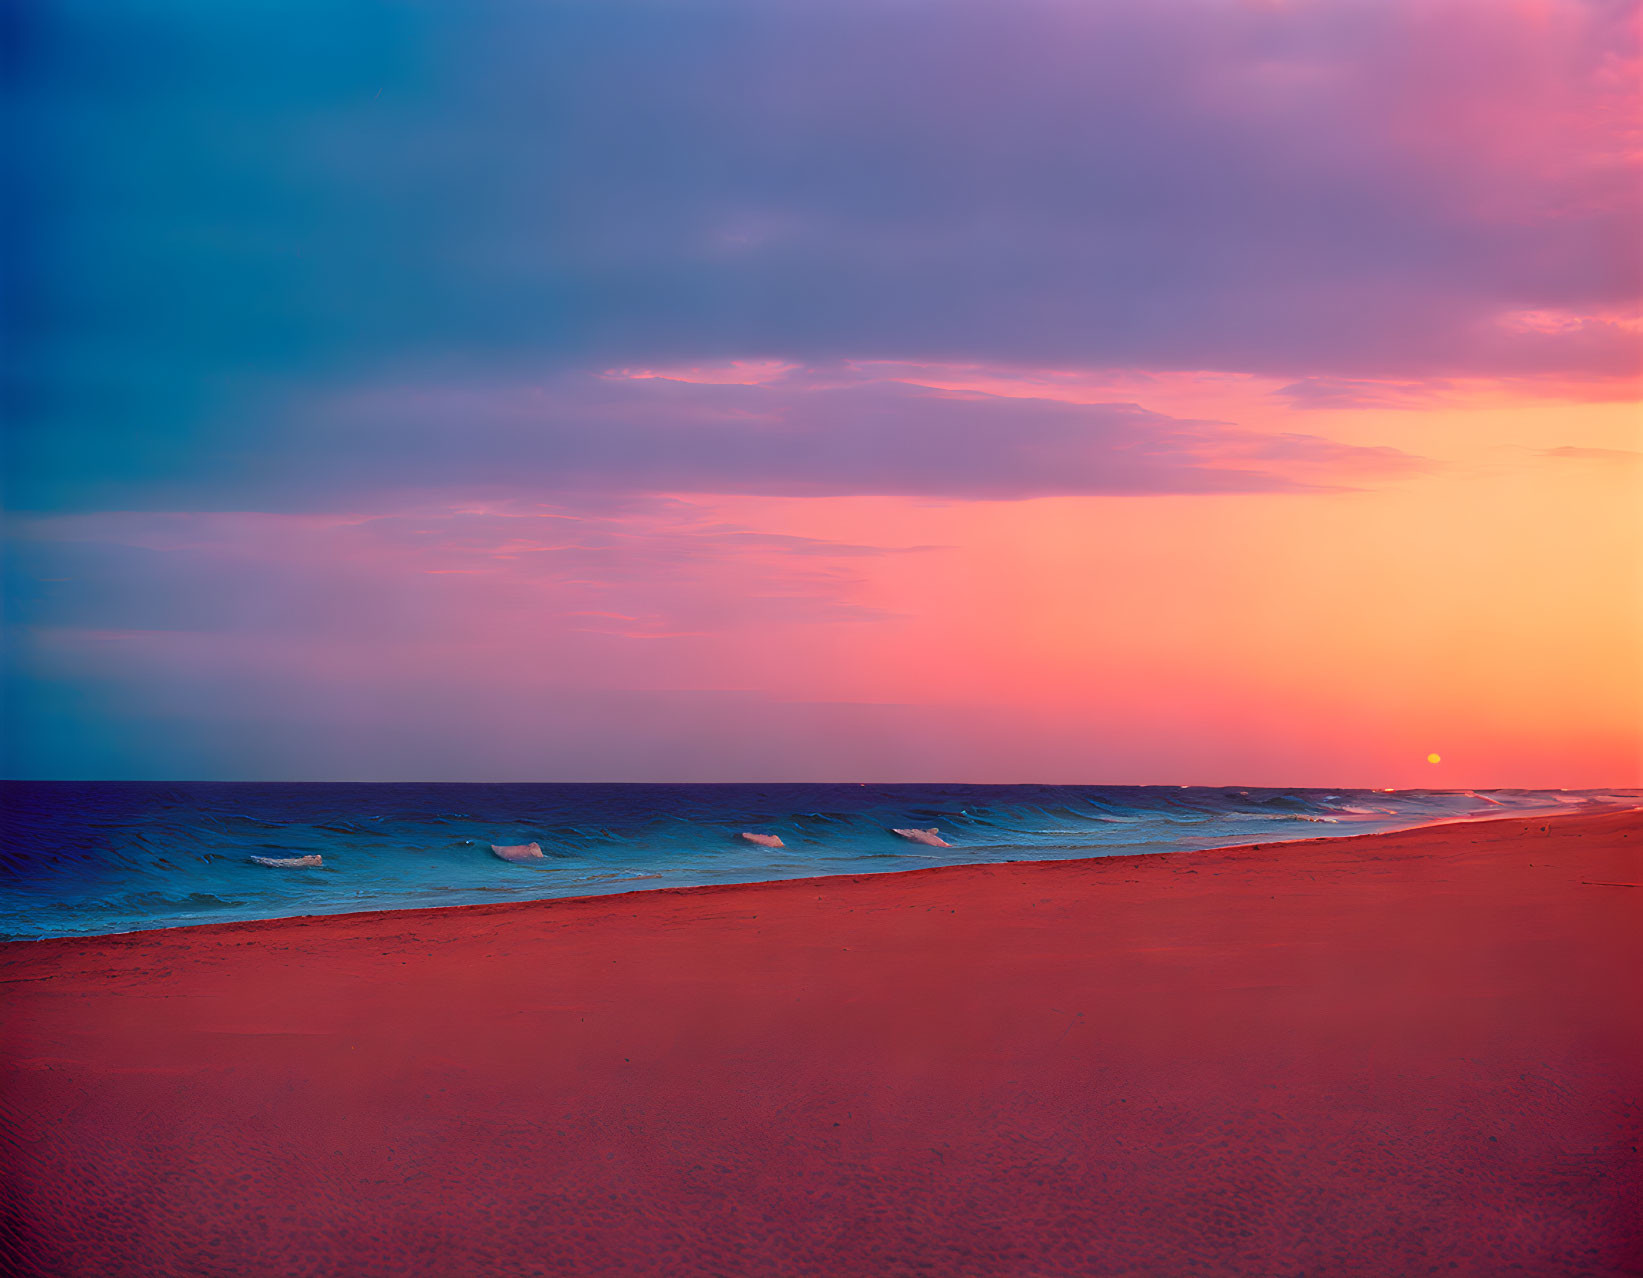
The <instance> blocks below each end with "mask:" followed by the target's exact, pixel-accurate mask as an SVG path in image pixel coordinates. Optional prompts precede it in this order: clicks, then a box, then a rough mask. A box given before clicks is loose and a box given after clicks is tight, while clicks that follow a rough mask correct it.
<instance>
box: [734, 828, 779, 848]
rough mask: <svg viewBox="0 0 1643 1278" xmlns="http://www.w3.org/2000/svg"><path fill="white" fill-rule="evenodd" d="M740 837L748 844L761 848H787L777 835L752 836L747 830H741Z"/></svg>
mask: <svg viewBox="0 0 1643 1278" xmlns="http://www.w3.org/2000/svg"><path fill="white" fill-rule="evenodd" d="M741 837H742V838H743V839H745V840H747V842H749V843H757V844H758V845H759V846H760V847H761V848H785V847H786V846H787V844H785V843H783V842H782V836H781V835H779V834H752V833H750V832H748V831H747V830H743V831H742V833H741Z"/></svg>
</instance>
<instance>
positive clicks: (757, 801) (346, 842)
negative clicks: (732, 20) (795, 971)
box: [0, 781, 1643, 940]
mask: <svg viewBox="0 0 1643 1278" xmlns="http://www.w3.org/2000/svg"><path fill="white" fill-rule="evenodd" d="M1640 799H1643V792H1640V791H1636V790H1627V791H1582V792H1566V791H1530V790H1495V791H1437V790H1402V791H1397V792H1395V793H1388V792H1383V791H1375V790H1263V789H1227V788H1207V787H1193V786H1187V787H1176V786H1075V785H1054V786H1052V785H858V784H828V785H814V784H802V785H801V784H781V785H753V784H749V785H649V784H608V785H591V784H537V785H518V784H515V785H465V784H423V783H404V784H349V783H335V784H331V783H324V784H322V783H301V784H297V783H292V784H265V783H203V782H202V783H188V784H176V783H163V782H154V783H150V782H66V781H64V782H37V781H11V782H4V783H0V827H3V835H0V939H4V940H20V939H29V938H38V937H54V936H87V935H97V934H106V933H116V932H130V931H137V930H142V929H147V928H160V927H180V926H186V925H190V924H200V923H222V922H231V921H237V920H243V919H269V918H283V917H289V916H296V915H305V914H342V913H349V912H352V911H357V910H396V909H411V908H421V907H425V906H437V905H467V904H474V903H479V902H497V901H530V900H541V899H545V898H550V897H566V896H589V895H595V894H602V893H611V892H630V891H635V890H639V889H644V888H662V887H689V886H695V885H698V884H709V883H746V882H758V881H760V880H768V879H792V878H804V877H809V876H812V875H829V874H873V873H882V872H885V871H893V870H911V869H918V868H923V867H928V866H936V865H965V864H973V863H979V862H988V861H1022V860H1034V861H1037V860H1059V859H1065V858H1074V857H1092V856H1119V855H1126V854H1132V853H1142V852H1176V851H1183V850H1188V849H1192V848H1209V847H1217V846H1224V845H1227V844H1234V843H1272V842H1278V841H1281V840H1292V839H1307V838H1315V837H1318V836H1319V835H1339V834H1357V833H1367V832H1369V831H1374V830H1385V829H1392V828H1400V827H1408V826H1416V825H1423V824H1428V823H1431V822H1436V821H1447V820H1457V819H1465V818H1469V817H1480V816H1491V815H1504V814H1509V813H1513V812H1523V813H1537V812H1546V811H1568V810H1574V809H1578V808H1582V807H1595V806H1598V805H1606V804H1612V803H1617V802H1618V803H1624V804H1627V805H1636V804H1637V803H1638V802H1639V801H1640ZM930 827H935V828H936V829H938V830H939V831H940V834H939V836H938V837H939V838H941V839H942V840H944V841H945V842H947V843H948V844H950V845H951V846H949V847H936V846H929V845H925V844H919V843H914V842H910V841H908V840H907V839H905V838H903V837H901V836H899V835H897V834H895V833H893V831H894V830H895V829H898V828H899V829H908V828H913V829H928V828H930ZM744 832H748V833H755V834H765V835H775V836H778V837H779V838H780V839H781V840H782V843H783V845H784V846H782V847H779V848H776V847H765V846H758V845H755V844H753V843H750V842H748V841H747V840H744V839H742V838H741V837H740V836H741V835H742V834H743V833H744ZM529 843H536V844H538V845H539V846H540V848H541V851H542V857H541V859H539V860H537V859H534V858H533V859H531V860H530V861H528V862H526V863H522V864H512V863H509V862H507V861H504V860H502V859H499V858H498V857H497V856H495V855H493V854H492V852H491V845H492V844H498V845H517V844H529ZM312 856H318V857H319V858H320V859H321V864H320V865H318V866H302V867H278V866H269V865H265V864H262V863H260V862H258V861H256V860H254V859H253V858H256V857H261V858H264V859H267V860H283V859H294V858H301V857H312Z"/></svg>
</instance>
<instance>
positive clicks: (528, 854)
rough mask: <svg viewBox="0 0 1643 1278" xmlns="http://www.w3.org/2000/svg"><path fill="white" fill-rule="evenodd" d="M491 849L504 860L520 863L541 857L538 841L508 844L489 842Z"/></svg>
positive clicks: (515, 863) (538, 859)
mask: <svg viewBox="0 0 1643 1278" xmlns="http://www.w3.org/2000/svg"><path fill="white" fill-rule="evenodd" d="M491 851H492V852H494V853H496V855H497V856H499V857H501V858H502V859H503V860H504V861H509V862H512V863H513V864H514V865H520V864H522V863H523V862H526V861H540V860H541V859H542V845H541V844H540V843H513V844H508V845H505V846H504V845H500V844H496V843H493V844H491Z"/></svg>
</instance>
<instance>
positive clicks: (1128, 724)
mask: <svg viewBox="0 0 1643 1278" xmlns="http://www.w3.org/2000/svg"><path fill="white" fill-rule="evenodd" d="M16 37H17V40H18V50H19V51H18V53H17V54H16V55H15V58H16V67H15V75H16V76H17V79H16V81H15V88H14V90H13V95H14V99H15V101H16V103H17V106H18V109H19V111H20V117H19V118H20V119H22V120H24V121H25V122H26V125H27V129H26V134H27V141H26V143H25V148H24V153H23V154H22V155H21V156H20V157H19V158H18V159H17V160H16V163H17V165H18V169H17V170H16V172H14V174H13V185H14V186H15V187H17V188H18V189H20V190H21V191H22V193H23V194H24V196H25V198H24V199H23V200H22V202H21V217H20V219H19V220H18V223H17V225H16V226H15V227H14V228H13V230H12V232H11V234H10V251H9V252H8V254H7V258H8V260H9V263H10V269H9V270H8V271H7V272H6V274H7V276H8V280H9V282H8V285H7V287H8V288H9V289H10V290H11V291H12V293H13V298H14V304H13V305H12V306H10V307H8V309H9V310H11V311H12V313H13V327H14V330H15V331H14V334H13V337H12V339H11V341H10V345H11V346H12V348H13V351H14V356H15V358H14V359H13V360H12V361H10V362H11V363H12V367H13V373H12V376H11V377H10V379H9V382H10V384H9V386H8V399H9V401H10V405H11V407H10V409H9V411H8V419H9V424H8V429H7V432H6V440H5V450H6V451H5V471H4V489H3V497H4V503H5V508H6V531H7V536H8V545H7V548H6V555H5V561H4V568H5V574H6V575H5V617H4V626H5V634H4V638H5V647H4V661H5V665H4V674H3V679H4V681H3V694H4V711H5V728H4V732H5V740H4V745H5V760H4V765H5V773H6V775H8V776H42V777H132V778H151V777H152V778H224V779H282V778H290V779H317V780H324V779H359V780H387V779H449V780H485V779H490V780H774V779H789V780H835V779H836V780H907V781H917V780H951V781H1025V780H1032V781H1061V782H1093V783H1196V784H1242V785H1256V784H1260V785H1325V786H1332V785H1339V786H1348V785H1357V786H1398V787H1403V786H1443V787H1480V786H1567V787H1586V786H1617V785H1639V784H1643V409H1640V406H1639V390H1640V379H1639V373H1640V368H1643V313H1640V309H1639V298H1640V296H1643V234H1640V229H1643V93H1640V88H1639V86H1640V84H1643V57H1640V41H1643V20H1640V17H1639V6H1638V5H1637V4H1634V3H1631V2H1630V0H1538V2H1534V3H1530V2H1528V0H1524V2H1521V3H1520V2H1517V0H1475V2H1470V3H1457V2H1452V0H1364V2H1363V3H1350V2H1340V3H1333V2H1329V0H1264V2H1257V0H1175V2H1171V0H1114V2H1110V3H1096V2H1095V0H1087V2H1085V3H1074V2H1073V0H1067V2H1065V3H1038V2H1036V0H1007V2H1006V0H999V2H998V3H963V2H953V0H949V2H942V3H937V2H934V0H873V2H871V3H862V2H859V0H826V2H825V3H824V2H821V0H816V2H811V0H723V2H720V3H693V2H692V0H675V2H671V3H662V2H656V3H650V4H630V3H625V2H624V0H613V2H611V3H602V4H588V3H577V4H565V3H547V2H535V3H527V2H525V0H520V2H519V3H460V4H449V5H443V6H435V5H429V4H408V3H387V4H383V5H380V6H377V5H369V4H363V3H355V2H353V0H349V2H348V3H342V4H338V3H335V2H334V0H333V2H332V3H325V4H317V3H316V4H304V3H300V2H298V0H282V2H280V3H267V4H258V3H243V4H242V3H233V4H225V5H208V4H192V3H181V2H175V3H156V4H151V5H145V6H140V7H127V6H120V7H115V6H109V5H101V4H79V3H73V2H72V0H70V2H54V3H52V4H49V5H44V6H38V7H34V8H33V11H32V13H31V15H30V17H29V19H28V21H27V23H26V24H25V25H24V26H23V27H22V29H21V30H20V31H19V32H17V33H16ZM1434 753H1435V754H1438V755H1439V756H1440V757H1441V762H1439V763H1436V764H1433V763H1429V762H1428V755H1429V754H1434Z"/></svg>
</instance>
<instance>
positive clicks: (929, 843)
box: [890, 825, 953, 848]
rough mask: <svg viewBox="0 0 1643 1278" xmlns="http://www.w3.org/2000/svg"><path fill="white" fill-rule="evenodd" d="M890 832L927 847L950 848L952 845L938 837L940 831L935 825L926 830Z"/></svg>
mask: <svg viewBox="0 0 1643 1278" xmlns="http://www.w3.org/2000/svg"><path fill="white" fill-rule="evenodd" d="M890 833H891V834H899V835H901V837H902V838H904V839H906V840H908V842H910V843H922V844H924V846H925V847H928V848H950V847H952V846H953V845H952V844H951V843H949V842H947V840H946V839H944V838H942V837H940V836H941V831H940V829H939V828H938V827H936V826H933V825H932V826H931V827H930V828H929V829H928V830H891V831H890Z"/></svg>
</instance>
